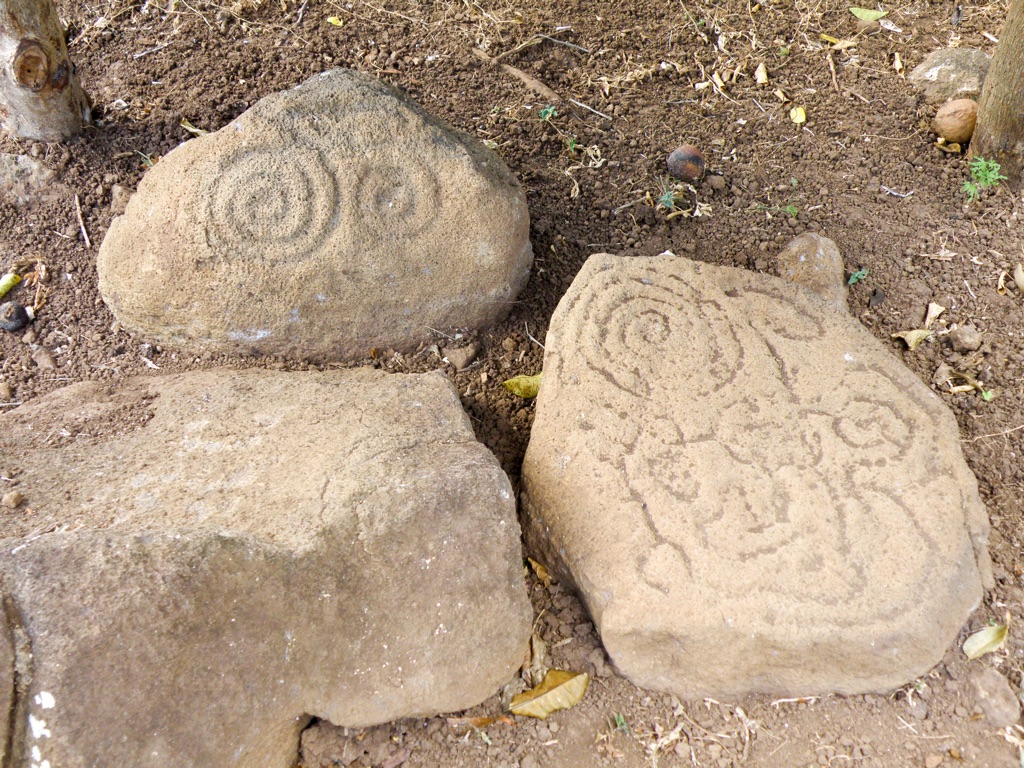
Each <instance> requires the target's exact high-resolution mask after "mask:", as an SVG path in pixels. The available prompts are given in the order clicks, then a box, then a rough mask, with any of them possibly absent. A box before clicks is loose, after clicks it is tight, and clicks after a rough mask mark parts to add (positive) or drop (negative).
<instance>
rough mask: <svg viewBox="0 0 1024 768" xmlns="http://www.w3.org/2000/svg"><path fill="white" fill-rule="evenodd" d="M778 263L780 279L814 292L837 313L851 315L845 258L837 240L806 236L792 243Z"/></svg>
mask: <svg viewBox="0 0 1024 768" xmlns="http://www.w3.org/2000/svg"><path fill="white" fill-rule="evenodd" d="M776 261H777V263H778V273H779V277H781V278H783V279H784V280H789V281H790V282H791V283H796V284H797V285H802V286H803V287H804V288H808V289H809V290H811V291H814V293H816V294H818V295H819V296H820V297H821V298H823V299H824V300H825V301H827V302H829V303H830V304H832V305H833V306H835V307H836V308H837V309H841V310H843V311H844V312H848V311H849V309H848V307H847V303H846V301H847V296H848V290H847V287H846V281H845V280H844V279H843V275H844V274H845V272H844V267H843V257H842V254H840V253H839V246H838V245H836V243H835V241H834V240H831V239H829V238H827V237H825V236H824V235H819V234H817V233H816V232H805V233H804V234H802V235H797V236H796V237H794V238H793V239H792V240H790V241H789V243H787V244H786V246H785V247H784V248H783V249H782V250H781V251H780V252H779V255H778V257H777V259H776Z"/></svg>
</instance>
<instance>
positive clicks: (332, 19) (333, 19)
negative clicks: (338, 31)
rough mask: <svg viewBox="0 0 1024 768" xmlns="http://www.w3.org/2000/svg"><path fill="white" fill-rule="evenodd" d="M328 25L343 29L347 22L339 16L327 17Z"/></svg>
mask: <svg viewBox="0 0 1024 768" xmlns="http://www.w3.org/2000/svg"><path fill="white" fill-rule="evenodd" d="M327 23H328V24H333V25H334V26H336V27H343V26H345V22H344V21H342V20H341V19H339V18H338V17H337V16H328V17H327Z"/></svg>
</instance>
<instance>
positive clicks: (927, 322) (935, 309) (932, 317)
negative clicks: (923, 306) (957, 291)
mask: <svg viewBox="0 0 1024 768" xmlns="http://www.w3.org/2000/svg"><path fill="white" fill-rule="evenodd" d="M945 311H946V308H945V307H944V306H942V305H941V304H936V303H935V302H934V301H933V302H931V303H929V304H928V314H926V315H925V317H924V327H925V328H931V327H932V323H934V322H935V321H936V320H937V319H938V317H939V315H941V314H942V313H943V312H945Z"/></svg>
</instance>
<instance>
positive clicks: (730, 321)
mask: <svg viewBox="0 0 1024 768" xmlns="http://www.w3.org/2000/svg"><path fill="white" fill-rule="evenodd" d="M522 502H523V513H524V516H525V517H524V524H525V525H526V534H527V542H528V545H529V548H530V550H531V551H532V554H533V556H534V557H537V558H539V559H540V560H541V561H542V562H545V563H546V564H549V565H551V566H553V567H555V568H557V569H558V571H559V572H561V574H562V575H563V577H568V578H570V579H571V580H572V581H573V582H574V583H575V584H576V586H577V587H578V588H579V590H580V592H581V594H582V596H583V598H584V600H585V602H586V604H587V606H588V608H589V610H590V611H591V614H592V616H593V618H594V621H595V624H596V626H597V628H598V630H599V632H600V634H601V638H602V641H603V642H604V645H605V648H606V649H607V651H608V653H609V656H610V658H611V659H612V661H613V662H614V664H615V665H616V667H617V668H618V669H619V671H620V672H622V673H623V674H625V675H626V676H628V677H629V678H630V679H631V680H632V681H633V682H634V683H636V684H637V685H639V686H641V687H644V688H652V689H658V690H664V691H670V692H673V693H675V694H678V695H680V696H683V697H690V698H701V697H705V696H715V697H717V696H740V695H745V694H751V693H766V694H771V695H782V696H784V695H810V694H824V693H827V692H833V691H835V692H842V693H855V692H868V691H886V690H889V689H891V688H893V687H896V686H899V685H901V684H904V683H906V682H907V681H909V680H912V679H914V678H915V677H916V676H918V675H920V674H923V673H924V672H925V671H927V670H928V669H929V668H930V667H931V666H933V665H934V664H935V663H937V662H938V661H939V660H940V659H941V658H942V656H943V653H944V651H945V650H946V648H947V647H948V646H949V644H950V643H951V642H952V641H953V640H954V638H955V637H956V635H957V632H958V631H959V630H960V628H961V627H962V624H963V622H964V620H965V619H966V617H967V616H968V614H969V613H970V612H971V611H972V610H973V609H974V607H975V606H977V604H978V602H979V601H980V599H981V596H982V591H983V586H984V585H991V583H992V577H991V564H990V562H989V559H988V554H987V550H986V542H987V534H988V518H987V516H986V512H985V509H984V506H983V505H982V503H981V500H980V498H979V495H978V491H977V484H976V481H975V478H974V476H973V475H972V474H971V473H970V471H969V469H968V468H967V465H966V464H965V462H964V460H963V458H962V455H961V451H960V446H959V439H958V431H957V426H956V422H955V421H954V419H953V417H952V415H951V414H950V413H949V411H948V409H947V408H946V407H945V406H944V405H943V404H942V403H941V402H940V401H939V400H938V398H937V397H935V396H934V395H933V394H932V393H931V392H930V390H929V389H928V388H927V387H926V386H925V385H924V384H922V383H921V382H920V381H919V380H918V379H917V378H916V377H915V376H914V375H913V374H912V373H911V372H910V371H909V370H907V369H906V368H905V367H904V366H903V365H902V364H900V363H899V362H898V361H897V360H896V359H895V358H894V357H893V356H892V354H890V352H889V351H888V350H886V349H885V347H883V346H882V345H881V343H879V342H878V341H877V340H876V339H875V338H874V337H873V336H872V335H871V334H870V333H869V332H868V331H867V330H866V329H864V328H863V327H862V326H861V325H860V324H859V323H857V322H856V321H855V320H853V319H851V318H850V317H849V315H847V314H846V313H843V312H839V311H837V310H836V309H835V308H834V306H832V305H831V304H829V303H827V302H825V301H823V300H822V299H820V298H819V297H818V296H816V295H815V294H813V293H811V292H809V291H807V290H806V289H803V288H800V287H798V286H794V285H791V284H789V283H786V282H785V281H782V280H779V279H777V278H773V277H767V276H764V275H759V274H756V273H752V272H748V271H744V270H736V269H730V268H722V267H713V266H711V265H707V264H698V263H695V262H692V261H689V260H687V259H681V258H676V257H670V256H658V257H653V258H619V257H615V256H609V255H606V254H600V255H595V256H592V257H591V258H590V259H589V260H588V261H587V263H586V264H585V266H584V267H583V269H582V270H581V272H580V273H579V275H578V276H577V278H576V280H575V281H574V283H573V285H572V287H571V288H570V289H569V291H568V292H567V294H566V295H565V297H564V298H563V299H562V301H561V303H560V304H559V306H558V309H557V310H556V312H555V314H554V316H553V318H552V322H551V326H550V330H549V332H548V337H547V343H546V353H545V361H544V383H543V385H542V386H541V389H540V394H539V396H538V399H537V413H536V418H535V421H534V425H533V430H532V433H531V439H530V444H529V447H528V449H527V453H526V458H525V462H524V465H523V493H522Z"/></svg>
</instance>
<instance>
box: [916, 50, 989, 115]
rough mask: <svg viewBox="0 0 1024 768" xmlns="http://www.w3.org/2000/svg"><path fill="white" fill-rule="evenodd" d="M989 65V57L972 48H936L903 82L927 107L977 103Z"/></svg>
mask: <svg viewBox="0 0 1024 768" xmlns="http://www.w3.org/2000/svg"><path fill="white" fill-rule="evenodd" d="M991 61H992V57H991V56H989V55H988V54H987V53H985V52H984V51H980V50H978V49H976V48H940V49H939V50H937V51H932V52H931V53H929V54H928V55H927V56H926V57H925V60H924V61H922V62H921V63H920V64H918V65H917V66H916V67H914V69H913V71H912V72H911V73H910V76H909V77H908V78H907V79H908V80H909V81H910V83H911V84H912V85H913V86H914V87H915V88H917V89H918V90H919V91H921V92H922V93H923V94H924V98H925V101H927V102H928V103H929V104H942V103H943V102H946V101H949V100H950V99H974V100H977V99H978V97H979V96H980V95H981V86H982V85H983V84H984V82H985V76H986V75H987V74H988V68H989V64H990V62H991Z"/></svg>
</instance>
